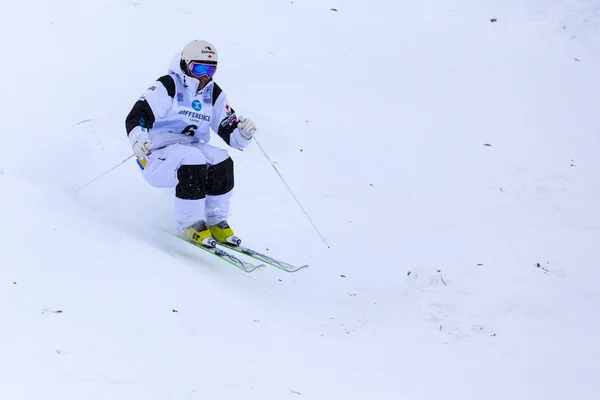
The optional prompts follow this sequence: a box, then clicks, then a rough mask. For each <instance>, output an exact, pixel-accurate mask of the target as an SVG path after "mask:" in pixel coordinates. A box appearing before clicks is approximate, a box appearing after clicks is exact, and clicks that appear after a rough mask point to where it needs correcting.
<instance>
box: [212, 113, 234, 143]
mask: <svg viewBox="0 0 600 400" xmlns="http://www.w3.org/2000/svg"><path fill="white" fill-rule="evenodd" d="M237 126H238V122H237V116H236V115H235V110H234V109H233V108H231V115H230V116H229V117H227V118H225V119H223V121H221V123H220V124H219V131H218V132H217V135H219V136H220V137H221V139H223V140H224V141H225V143H227V145H228V146H229V144H230V143H231V134H232V133H233V131H235V128H237Z"/></svg>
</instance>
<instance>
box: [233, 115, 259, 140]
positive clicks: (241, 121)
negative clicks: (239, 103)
mask: <svg viewBox="0 0 600 400" xmlns="http://www.w3.org/2000/svg"><path fill="white" fill-rule="evenodd" d="M237 127H238V129H239V130H240V134H241V135H242V136H243V137H245V138H246V139H248V140H250V139H252V136H254V134H255V133H256V125H254V122H252V120H250V119H248V118H244V117H242V116H241V115H240V117H239V118H238V125H237Z"/></svg>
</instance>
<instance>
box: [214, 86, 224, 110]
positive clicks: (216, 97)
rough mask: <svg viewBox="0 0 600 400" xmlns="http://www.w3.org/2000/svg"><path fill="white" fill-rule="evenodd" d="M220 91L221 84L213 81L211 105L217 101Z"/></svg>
mask: <svg viewBox="0 0 600 400" xmlns="http://www.w3.org/2000/svg"><path fill="white" fill-rule="evenodd" d="M222 92H223V89H221V86H219V85H217V82H215V83H214V85H213V96H212V103H213V104H212V105H213V106H214V105H215V103H216V102H217V99H218V98H219V96H220V95H221V93H222Z"/></svg>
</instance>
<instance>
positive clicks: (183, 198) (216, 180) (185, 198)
mask: <svg viewBox="0 0 600 400" xmlns="http://www.w3.org/2000/svg"><path fill="white" fill-rule="evenodd" d="M140 167H142V166H141V165H140ZM142 168H143V169H142V175H143V177H144V179H145V180H146V182H148V183H149V184H150V185H152V186H154V187H157V188H175V224H176V229H177V230H179V231H182V230H183V229H185V228H187V227H188V226H190V225H192V224H193V223H195V222H197V221H200V220H204V221H206V223H207V224H208V225H209V226H210V225H216V224H217V223H219V222H221V221H223V220H227V216H228V213H229V203H230V200H231V195H232V190H233V185H234V180H233V161H232V160H231V158H230V157H229V154H228V153H227V151H225V150H223V149H220V148H218V147H214V146H211V145H209V144H206V143H194V144H191V145H185V144H171V145H169V146H167V147H164V148H162V149H158V150H152V153H151V154H150V155H149V156H148V157H147V164H146V166H145V167H142Z"/></svg>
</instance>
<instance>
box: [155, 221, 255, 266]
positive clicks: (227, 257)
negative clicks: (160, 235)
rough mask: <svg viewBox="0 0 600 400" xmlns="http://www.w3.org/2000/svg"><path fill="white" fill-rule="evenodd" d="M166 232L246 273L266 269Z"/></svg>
mask: <svg viewBox="0 0 600 400" xmlns="http://www.w3.org/2000/svg"><path fill="white" fill-rule="evenodd" d="M164 232H166V233H168V234H169V235H171V236H174V237H176V238H177V239H181V240H183V241H184V242H187V243H189V244H191V245H193V246H195V247H197V248H199V249H202V250H204V251H206V252H207V253H210V254H212V255H213V256H216V257H219V258H220V259H221V260H223V261H225V262H228V263H229V264H231V265H233V266H235V267H237V268H239V269H241V270H242V271H244V272H248V273H250V272H253V271H256V270H257V269H262V268H264V267H265V265H264V264H260V265H255V264H252V263H249V262H246V261H243V260H240V259H239V258H237V257H236V256H234V255H233V254H230V253H228V252H226V251H224V250H222V249H220V248H217V247H206V246H203V245H201V244H200V243H196V242H194V241H193V240H191V239H188V238H186V237H184V236H179V235H176V234H174V233H172V232H169V231H164Z"/></svg>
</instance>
